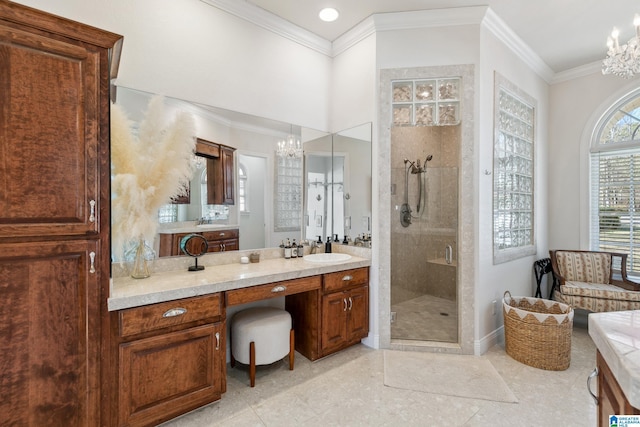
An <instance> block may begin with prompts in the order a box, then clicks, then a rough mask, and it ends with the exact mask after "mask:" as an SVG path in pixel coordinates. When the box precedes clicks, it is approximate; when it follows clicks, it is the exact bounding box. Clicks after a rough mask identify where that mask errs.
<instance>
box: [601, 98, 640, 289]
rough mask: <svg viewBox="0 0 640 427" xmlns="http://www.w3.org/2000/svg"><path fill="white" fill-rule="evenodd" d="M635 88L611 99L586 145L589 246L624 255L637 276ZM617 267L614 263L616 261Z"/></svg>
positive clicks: (639, 119)
mask: <svg viewBox="0 0 640 427" xmlns="http://www.w3.org/2000/svg"><path fill="white" fill-rule="evenodd" d="M639 128H640V91H636V92H635V93H632V94H630V95H628V96H626V97H624V98H623V99H621V100H619V101H618V102H616V103H615V104H614V105H613V106H611V107H610V108H609V111H608V112H607V113H606V114H605V115H603V120H602V121H601V122H600V123H599V124H598V125H596V132H595V133H594V134H595V135H597V136H596V138H595V140H594V141H593V143H592V147H591V156H590V161H591V182H590V193H591V203H590V233H589V234H590V248H591V250H595V251H610V252H621V253H626V254H628V255H629V256H628V258H627V271H628V273H629V274H630V275H633V276H636V277H638V276H640V132H638V129H639ZM616 269H619V266H616Z"/></svg>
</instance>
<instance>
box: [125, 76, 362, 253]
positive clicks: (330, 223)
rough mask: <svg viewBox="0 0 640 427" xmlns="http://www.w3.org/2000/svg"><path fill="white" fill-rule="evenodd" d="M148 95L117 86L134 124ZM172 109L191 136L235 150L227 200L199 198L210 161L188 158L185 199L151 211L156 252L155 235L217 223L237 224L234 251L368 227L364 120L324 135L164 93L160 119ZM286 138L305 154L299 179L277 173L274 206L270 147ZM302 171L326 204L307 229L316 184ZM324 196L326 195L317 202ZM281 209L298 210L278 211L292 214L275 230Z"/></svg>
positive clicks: (274, 160)
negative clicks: (186, 116) (318, 177)
mask: <svg viewBox="0 0 640 427" xmlns="http://www.w3.org/2000/svg"><path fill="white" fill-rule="evenodd" d="M153 96H154V94H151V93H147V92H143V91H139V90H135V89H130V88H125V87H118V88H117V98H116V99H117V103H118V104H120V105H121V106H122V107H123V108H124V110H125V111H126V112H127V115H128V117H129V119H130V120H131V121H132V122H133V123H134V127H135V123H137V122H140V121H141V120H142V119H143V117H144V112H145V111H146V109H147V105H148V102H149V100H150V99H151V98H152V97H153ZM178 111H186V112H189V113H191V114H193V116H194V118H195V121H196V130H197V135H196V136H197V137H198V138H201V139H203V140H206V141H211V142H214V143H216V144H222V145H224V146H227V147H232V148H233V149H235V151H234V152H233V153H234V156H233V182H234V187H235V189H234V191H235V200H234V203H233V204H227V205H224V204H223V205H215V204H208V203H207V199H208V197H207V189H208V188H209V187H208V185H207V183H208V180H209V179H210V177H211V174H210V173H207V165H208V164H210V159H208V158H207V157H204V156H194V158H193V170H194V174H193V179H192V180H191V182H190V191H189V198H188V199H187V200H186V201H185V200H182V201H179V203H172V204H168V205H166V206H165V207H163V208H162V209H161V210H160V212H158V215H159V220H160V225H159V228H158V234H157V237H156V239H155V242H153V246H154V249H155V250H156V252H157V253H158V251H159V246H160V243H159V242H160V240H161V236H162V235H171V234H176V233H186V232H204V231H207V230H216V229H220V228H221V227H223V228H227V227H228V228H237V229H238V231H239V245H238V247H237V249H240V250H250V249H260V248H268V247H276V246H278V245H279V244H280V242H281V241H283V240H286V239H290V240H293V239H296V240H300V239H306V238H314V237H315V238H316V239H317V236H318V235H322V236H323V240H325V239H326V236H328V235H334V234H338V235H339V236H340V238H341V239H343V238H344V235H349V236H352V237H354V238H355V236H357V235H359V234H362V233H368V232H370V218H371V124H370V123H368V124H366V125H362V126H358V127H356V128H354V129H349V130H346V131H344V132H338V133H336V134H333V135H331V134H329V133H327V132H322V131H317V130H314V129H309V128H304V127H300V126H296V125H294V124H291V123H284V122H278V121H274V120H269V119H265V118H261V117H256V116H251V115H247V114H243V113H239V112H234V111H229V110H225V109H221V108H217V107H214V106H209V105H201V104H194V103H191V102H186V101H183V100H179V99H175V98H169V97H165V113H166V114H167V120H170V119H171V117H172V116H173V115H175V113H176V112H178ZM289 135H293V136H294V137H295V138H296V139H299V140H300V141H301V144H302V146H303V149H304V152H305V153H309V154H305V155H304V158H301V159H300V164H301V165H304V168H305V172H302V171H300V177H299V180H297V181H296V180H295V179H294V178H293V177H291V178H289V177H285V178H286V179H287V181H286V182H287V183H289V184H288V185H289V187H290V188H288V189H287V192H286V194H285V196H284V197H285V198H286V200H285V202H286V203H285V204H282V203H279V197H280V196H279V189H278V182H279V181H278V173H279V172H278V164H279V163H282V159H281V158H278V157H277V155H276V150H277V146H278V142H279V141H282V140H284V139H286V138H287V137H288V136H289ZM334 156H335V158H334ZM309 168H312V169H313V170H317V171H318V173H319V174H322V175H323V178H322V182H323V184H322V191H323V195H322V196H321V197H322V198H323V200H324V201H325V202H328V203H325V204H324V205H323V208H322V209H323V211H322V212H321V213H320V211H319V208H318V209H317V210H316V212H317V217H319V216H322V220H321V222H322V225H321V229H313V230H312V229H311V228H310V227H309V226H308V225H307V223H308V222H309V221H311V220H313V221H315V218H316V217H314V219H312V218H311V217H310V215H309V213H308V212H309V209H311V208H313V209H315V207H314V206H310V205H309V204H308V203H307V200H309V194H308V192H309V191H314V193H313V197H314V198H315V197H316V196H317V194H316V193H317V191H316V190H318V189H319V188H320V184H319V183H318V184H315V187H314V185H313V184H311V183H310V182H309V174H308V173H307V172H306V169H309ZM287 173H288V172H287ZM303 173H304V178H303V176H302V174H303ZM309 184H311V185H309ZM327 194H328V195H329V197H328V200H326V199H324V198H327ZM314 200H315V199H314ZM280 202H282V200H280ZM283 206H284V207H285V208H291V209H297V210H298V212H296V214H297V216H296V215H294V214H289V213H286V212H285V213H284V216H289V217H291V218H293V220H292V221H293V222H292V221H289V224H287V225H288V226H287V227H278V224H277V217H278V214H279V213H282V212H279V211H278V209H282V208H283ZM314 214H315V212H314ZM295 218H297V219H295ZM203 220H204V221H203ZM318 221H320V220H318ZM313 224H316V222H313ZM318 224H320V222H318ZM309 236H311V237H309ZM149 243H150V244H151V242H149ZM232 249H236V248H232ZM227 250H229V246H227Z"/></svg>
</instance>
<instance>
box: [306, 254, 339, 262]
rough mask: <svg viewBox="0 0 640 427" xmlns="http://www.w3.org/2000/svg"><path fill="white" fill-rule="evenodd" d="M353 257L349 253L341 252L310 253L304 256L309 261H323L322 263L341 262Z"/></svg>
mask: <svg viewBox="0 0 640 427" xmlns="http://www.w3.org/2000/svg"><path fill="white" fill-rule="evenodd" d="M350 258H351V255H349V254H339V253H328V254H326V253H325V254H310V255H305V256H304V257H302V259H304V260H305V261H309V262H321V263H330V262H341V261H346V260H348V259H350Z"/></svg>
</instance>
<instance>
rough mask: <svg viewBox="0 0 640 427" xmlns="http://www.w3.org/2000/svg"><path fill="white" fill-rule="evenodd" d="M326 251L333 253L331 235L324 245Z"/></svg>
mask: <svg viewBox="0 0 640 427" xmlns="http://www.w3.org/2000/svg"><path fill="white" fill-rule="evenodd" d="M324 253H325V254H330V253H331V236H327V243H325V245H324Z"/></svg>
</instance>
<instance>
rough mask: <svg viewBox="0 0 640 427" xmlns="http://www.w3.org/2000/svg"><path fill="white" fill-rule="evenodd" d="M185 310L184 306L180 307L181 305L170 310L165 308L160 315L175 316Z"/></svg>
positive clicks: (180, 314)
mask: <svg viewBox="0 0 640 427" xmlns="http://www.w3.org/2000/svg"><path fill="white" fill-rule="evenodd" d="M186 312H187V309H186V308H182V307H176V308H172V309H171V310H167V311H165V312H164V314H163V315H162V317H176V316H182V315H183V314H185V313H186Z"/></svg>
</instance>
